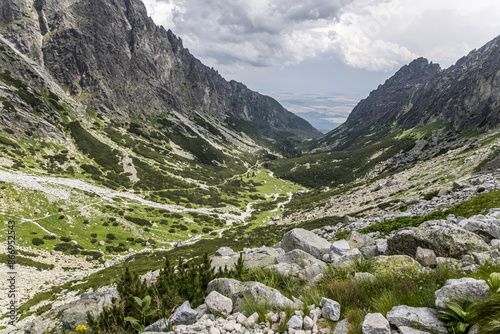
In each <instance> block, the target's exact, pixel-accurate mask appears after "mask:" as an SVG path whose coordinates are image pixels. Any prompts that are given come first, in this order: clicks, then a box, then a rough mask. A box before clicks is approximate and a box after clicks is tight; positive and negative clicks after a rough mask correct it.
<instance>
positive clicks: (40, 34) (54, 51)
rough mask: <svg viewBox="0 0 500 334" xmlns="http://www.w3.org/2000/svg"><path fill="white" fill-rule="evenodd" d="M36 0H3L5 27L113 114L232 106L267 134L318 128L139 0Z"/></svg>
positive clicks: (219, 113)
mask: <svg viewBox="0 0 500 334" xmlns="http://www.w3.org/2000/svg"><path fill="white" fill-rule="evenodd" d="M32 3H33V2H31V1H17V0H16V1H5V2H3V3H2V10H1V11H0V17H1V19H2V22H4V23H6V24H5V25H2V27H1V29H0V31H1V32H2V33H3V34H5V35H6V37H7V38H8V39H9V40H11V41H12V42H13V43H14V44H16V46H17V47H18V48H19V49H20V50H21V51H22V52H23V53H24V54H26V55H29V56H31V57H33V58H34V59H35V60H37V61H38V62H39V63H40V64H43V65H44V66H45V67H46V68H47V69H48V71H49V72H50V73H51V74H52V75H53V76H54V77H55V78H56V79H57V80H58V81H59V83H61V84H62V85H64V86H66V87H68V89H69V91H70V92H71V94H72V95H73V96H79V95H80V94H82V93H83V94H88V96H89V102H90V104H91V105H93V106H94V107H95V109H96V110H98V111H101V112H104V113H107V114H108V115H109V116H111V117H114V118H122V119H123V118H125V119H127V118H130V117H131V116H132V115H133V114H135V116H138V115H148V116H150V115H152V114H159V113H160V111H166V110H172V109H174V110H176V111H178V112H181V113H182V114H183V115H185V116H188V113H189V111H190V110H197V111H200V112H201V113H202V114H205V115H210V116H212V117H216V118H218V119H219V120H220V121H223V122H224V121H225V118H226V115H227V114H230V115H232V116H233V117H235V118H236V119H237V120H239V121H241V122H243V123H246V124H248V125H251V126H255V129H256V130H257V131H258V132H261V134H262V135H265V136H268V137H274V136H279V135H284V136H286V131H289V130H291V132H295V133H296V134H299V133H302V135H303V136H304V137H309V136H312V137H315V136H318V135H319V132H318V131H317V130H315V129H313V128H312V126H310V125H309V124H308V123H307V122H305V121H304V120H302V119H300V118H298V117H297V116H295V115H293V114H292V113H290V112H288V111H286V109H284V108H283V107H282V106H281V105H280V104H279V103H277V102H276V101H275V100H274V99H272V98H270V97H267V96H262V95H260V94H258V93H255V92H253V91H251V90H249V89H248V88H247V87H246V86H245V85H243V84H241V83H237V82H235V81H231V82H228V81H226V80H224V79H223V78H222V77H221V76H220V75H219V74H218V72H217V71H215V70H214V69H210V68H208V67H206V66H204V65H203V64H202V63H201V62H200V61H199V60H197V59H196V58H195V57H193V56H192V55H191V54H190V53H189V51H188V50H187V49H185V48H184V47H183V45H182V40H181V39H180V38H177V37H176V36H175V35H174V34H173V33H172V31H170V30H168V31H167V30H165V29H164V28H163V27H158V26H156V25H155V24H154V22H153V20H152V19H151V18H150V17H148V15H147V12H146V8H145V6H144V4H143V3H142V2H141V1H139V0H127V1H125V0H120V1H117V2H113V3H111V2H109V1H105V0H95V1H89V2H81V3H79V4H78V6H74V5H73V4H74V1H59V0H57V1H56V0H46V1H44V4H43V6H39V8H40V9H39V10H37V11H36V12H35V11H33V10H32V6H33V5H32ZM25 13H34V14H33V15H26V14H25ZM42 45H43V47H42ZM110 45H112V46H113V48H112V50H110V48H109V46H110ZM68 50H71V51H68ZM130 95H132V96H134V98H132V99H131V98H130ZM228 125H229V126H231V125H230V123H229V122H228ZM275 125H276V126H275ZM292 129H293V130H292ZM252 135H253V134H251V133H250V136H252Z"/></svg>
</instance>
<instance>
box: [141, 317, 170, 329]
mask: <svg viewBox="0 0 500 334" xmlns="http://www.w3.org/2000/svg"><path fill="white" fill-rule="evenodd" d="M168 327H169V326H168V319H165V318H164V319H160V320H158V321H156V322H154V323H152V324H151V325H149V326H147V327H146V328H144V331H145V332H166V331H167V330H168Z"/></svg>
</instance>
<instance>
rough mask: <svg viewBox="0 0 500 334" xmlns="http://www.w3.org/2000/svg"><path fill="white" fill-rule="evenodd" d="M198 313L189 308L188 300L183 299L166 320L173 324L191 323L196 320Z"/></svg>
mask: <svg viewBox="0 0 500 334" xmlns="http://www.w3.org/2000/svg"><path fill="white" fill-rule="evenodd" d="M197 316H198V313H197V312H196V311H195V310H193V309H192V308H191V305H190V304H189V301H187V300H186V301H185V302H184V303H183V304H182V305H181V306H179V308H178V309H177V310H175V312H174V314H172V316H171V317H170V318H169V319H168V322H169V323H170V324H171V325H172V326H174V325H192V324H194V323H195V321H196V317H197Z"/></svg>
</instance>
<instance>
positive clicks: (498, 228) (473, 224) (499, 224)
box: [458, 215, 500, 242]
mask: <svg viewBox="0 0 500 334" xmlns="http://www.w3.org/2000/svg"><path fill="white" fill-rule="evenodd" d="M458 225H459V226H460V227H462V228H464V229H466V230H467V231H470V232H473V233H475V234H478V235H480V236H482V237H483V239H484V240H485V241H486V242H490V241H491V240H492V239H500V219H492V218H487V217H485V216H483V215H477V216H472V217H470V218H469V219H463V220H461V221H460V223H459V224H458Z"/></svg>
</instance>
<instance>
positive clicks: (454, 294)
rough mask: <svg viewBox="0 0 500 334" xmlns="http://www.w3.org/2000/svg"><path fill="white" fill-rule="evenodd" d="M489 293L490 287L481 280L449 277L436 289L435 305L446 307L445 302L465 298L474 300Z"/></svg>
mask: <svg viewBox="0 0 500 334" xmlns="http://www.w3.org/2000/svg"><path fill="white" fill-rule="evenodd" d="M489 295H490V288H489V287H488V284H486V282H485V281H483V280H476V279H473V278H468V277H466V278H460V279H449V280H447V281H446V283H445V284H444V285H443V287H442V288H441V289H439V290H437V291H436V293H435V296H436V307H437V308H446V303H448V302H450V301H452V300H456V298H465V299H467V300H469V301H472V302H475V301H479V300H481V299H483V298H486V297H488V296H489Z"/></svg>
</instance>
